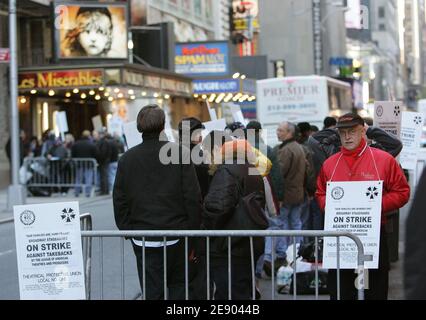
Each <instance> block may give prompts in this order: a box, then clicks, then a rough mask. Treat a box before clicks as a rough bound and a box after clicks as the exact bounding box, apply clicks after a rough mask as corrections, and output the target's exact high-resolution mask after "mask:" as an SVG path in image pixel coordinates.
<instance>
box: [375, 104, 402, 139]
mask: <svg viewBox="0 0 426 320" xmlns="http://www.w3.org/2000/svg"><path fill="white" fill-rule="evenodd" d="M402 105H403V103H402V102H400V101H377V102H376V103H375V104H374V126H375V127H379V128H381V129H383V130H385V131H386V132H387V133H391V134H393V135H395V136H397V137H398V138H399V137H400V133H401V119H402V111H403V110H402V109H403V107H402Z"/></svg>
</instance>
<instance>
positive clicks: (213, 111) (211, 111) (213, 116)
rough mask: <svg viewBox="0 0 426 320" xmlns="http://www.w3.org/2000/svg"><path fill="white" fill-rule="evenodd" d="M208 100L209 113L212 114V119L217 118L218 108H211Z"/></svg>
mask: <svg viewBox="0 0 426 320" xmlns="http://www.w3.org/2000/svg"><path fill="white" fill-rule="evenodd" d="M206 102H207V109H208V110H209V114H210V119H211V120H212V121H215V120H217V114H216V110H215V109H212V108H211V106H210V103H209V102H208V101H206Z"/></svg>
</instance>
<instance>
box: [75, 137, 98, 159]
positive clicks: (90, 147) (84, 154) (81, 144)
mask: <svg viewBox="0 0 426 320" xmlns="http://www.w3.org/2000/svg"><path fill="white" fill-rule="evenodd" d="M97 155H98V152H97V149H96V146H95V144H94V143H93V142H91V141H90V140H89V139H88V138H83V139H81V140H78V141H77V142H76V143H74V145H73V146H72V148H71V156H72V157H73V158H92V159H96V158H97Z"/></svg>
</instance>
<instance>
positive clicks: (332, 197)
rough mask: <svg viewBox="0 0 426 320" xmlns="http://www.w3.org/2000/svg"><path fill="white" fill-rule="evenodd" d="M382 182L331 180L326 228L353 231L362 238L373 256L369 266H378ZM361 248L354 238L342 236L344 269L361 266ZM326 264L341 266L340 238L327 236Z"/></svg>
mask: <svg viewBox="0 0 426 320" xmlns="http://www.w3.org/2000/svg"><path fill="white" fill-rule="evenodd" d="M382 190H383V182H382V181H360V182H355V181H353V182H352V181H351V182H329V183H327V198H326V206H325V227H324V230H325V231H337V232H340V231H343V232H349V233H351V234H353V235H355V236H357V237H359V238H360V240H361V242H362V244H363V246H364V252H365V254H367V255H372V256H373V261H368V262H366V263H365V268H366V269H378V266H379V245H380V226H381V212H382ZM357 254H358V249H357V246H356V244H355V242H354V241H353V240H352V239H349V238H346V237H340V268H341V269H356V268H357V267H358V255H357ZM323 267H324V268H325V269H337V240H336V238H324V256H323Z"/></svg>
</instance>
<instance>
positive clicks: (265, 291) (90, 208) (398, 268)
mask: <svg viewBox="0 0 426 320" xmlns="http://www.w3.org/2000/svg"><path fill="white" fill-rule="evenodd" d="M0 199H1V196H0ZM75 200H78V199H75V198H47V199H46V198H30V199H29V201H31V203H46V202H48V201H51V202H60V201H75ZM80 200H81V199H80ZM82 203H83V204H81V206H80V212H81V213H86V212H89V213H91V214H92V216H93V229H94V230H117V228H116V227H115V223H114V216H113V210H112V200H111V199H110V197H102V198H100V199H99V198H94V199H84V200H83V201H82ZM0 204H1V203H0ZM407 212H408V210H407V207H405V208H403V209H401V223H400V232H401V233H400V237H401V238H400V261H399V262H398V263H395V264H392V270H391V272H390V286H389V299H395V300H400V299H403V289H402V264H401V261H402V255H401V254H402V253H403V241H402V239H403V238H402V237H403V235H404V220H405V219H406V216H407ZM1 216H2V217H3V218H6V217H11V213H7V212H5V211H3V212H2V213H1ZM14 237H15V236H14V228H13V223H7V224H0V265H1V266H2V267H1V270H2V272H1V274H0V287H1V288H2V290H0V300H2V299H8V300H9V299H19V287H18V270H17V262H16V249H15V238H14ZM103 248H104V254H103V265H104V270H103V283H102V287H103V299H121V292H122V291H121V290H122V287H121V254H120V252H121V251H120V250H121V246H120V240H119V239H118V238H117V239H105V240H104V243H103ZM124 248H125V254H124V261H125V266H124V270H125V298H126V299H136V298H139V299H140V287H139V282H138V277H137V271H136V262H135V258H134V254H133V250H132V248H131V245H130V243H129V241H125V242H124ZM100 274H101V270H100V258H99V241H98V240H97V239H95V240H94V241H93V252H92V273H91V277H92V281H91V283H92V286H91V299H101V282H100ZM263 276H264V279H263V280H261V281H260V288H261V292H262V299H265V300H270V299H272V292H271V281H270V280H269V279H267V278H266V276H265V275H264V274H263ZM319 298H320V300H327V299H329V297H328V296H324V295H322V296H320V297H319ZM275 299H277V300H292V299H293V296H292V295H280V294H276V296H275ZM297 299H298V300H314V299H315V296H298V297H297Z"/></svg>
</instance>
